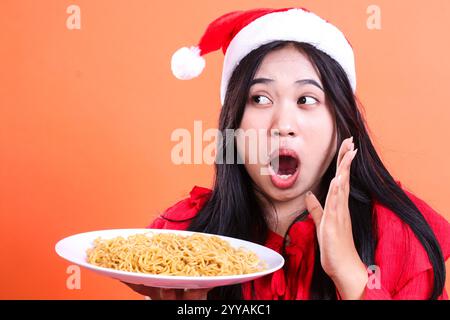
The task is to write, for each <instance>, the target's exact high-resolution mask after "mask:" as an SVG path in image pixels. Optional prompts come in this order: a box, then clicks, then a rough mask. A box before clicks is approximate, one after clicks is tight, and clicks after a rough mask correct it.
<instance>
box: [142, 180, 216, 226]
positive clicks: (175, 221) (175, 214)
mask: <svg viewBox="0 0 450 320" xmlns="http://www.w3.org/2000/svg"><path fill="white" fill-rule="evenodd" d="M210 195H211V190H210V189H207V188H202V187H198V186H195V187H194V188H193V189H192V190H191V192H190V193H189V197H188V198H186V199H183V200H180V201H178V202H177V203H175V204H174V205H173V206H171V207H169V208H168V209H166V210H165V211H164V213H163V214H161V215H160V216H159V217H158V218H156V219H155V220H154V221H153V222H152V223H151V224H150V225H149V226H148V227H147V228H150V229H172V230H186V229H187V228H188V227H189V224H190V222H191V220H192V218H194V217H195V215H196V214H197V213H198V212H199V211H200V209H201V208H202V207H203V206H204V204H205V203H206V201H207V200H208V199H209V197H210Z"/></svg>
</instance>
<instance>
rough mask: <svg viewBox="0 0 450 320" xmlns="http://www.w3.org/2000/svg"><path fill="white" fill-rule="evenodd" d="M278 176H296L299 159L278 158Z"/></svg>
mask: <svg viewBox="0 0 450 320" xmlns="http://www.w3.org/2000/svg"><path fill="white" fill-rule="evenodd" d="M278 161H279V164H278V174H283V175H287V174H294V173H295V170H297V159H295V158H293V157H290V156H280V157H279V158H278Z"/></svg>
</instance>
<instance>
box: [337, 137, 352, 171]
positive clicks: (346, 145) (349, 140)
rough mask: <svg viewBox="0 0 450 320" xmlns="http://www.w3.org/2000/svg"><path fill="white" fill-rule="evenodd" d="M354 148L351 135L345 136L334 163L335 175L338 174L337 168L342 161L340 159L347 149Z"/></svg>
mask: <svg viewBox="0 0 450 320" xmlns="http://www.w3.org/2000/svg"><path fill="white" fill-rule="evenodd" d="M354 148H355V145H354V143H353V137H350V138H347V139H345V140H344V141H342V144H341V147H340V148H339V154H338V157H337V163H336V177H337V176H338V168H339V166H340V164H341V162H342V159H343V158H344V156H345V154H346V153H347V152H348V151H351V150H353V149H354Z"/></svg>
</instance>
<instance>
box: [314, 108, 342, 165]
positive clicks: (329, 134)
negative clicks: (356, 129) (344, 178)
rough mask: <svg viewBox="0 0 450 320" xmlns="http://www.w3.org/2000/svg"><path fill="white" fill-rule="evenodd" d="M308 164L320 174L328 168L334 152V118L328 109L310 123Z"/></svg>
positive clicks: (335, 142) (335, 140)
mask: <svg viewBox="0 0 450 320" xmlns="http://www.w3.org/2000/svg"><path fill="white" fill-rule="evenodd" d="M308 141H309V148H308V149H309V150H308V151H309V152H310V155H311V157H308V158H309V160H310V161H311V162H309V165H310V166H312V167H315V168H316V169H317V171H316V172H318V174H322V173H324V172H325V170H326V169H327V168H328V166H329V165H330V163H331V160H332V159H333V157H334V155H335V154H336V150H337V137H336V126H335V123H334V118H333V117H332V115H331V113H329V112H328V111H327V112H325V113H323V114H322V115H321V117H320V118H318V119H316V121H315V123H313V124H311V127H310V130H309V132H308Z"/></svg>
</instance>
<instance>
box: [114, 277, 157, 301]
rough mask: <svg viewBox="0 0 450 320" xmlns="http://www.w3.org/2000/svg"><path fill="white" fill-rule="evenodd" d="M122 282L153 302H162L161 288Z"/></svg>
mask: <svg viewBox="0 0 450 320" xmlns="http://www.w3.org/2000/svg"><path fill="white" fill-rule="evenodd" d="M121 282H122V283H123V284H125V285H127V286H128V287H130V288H131V289H132V290H133V291H135V292H137V293H139V294H141V295H143V296H147V297H150V298H151V299H152V300H161V294H160V288H155V287H147V286H144V285H142V284H134V283H128V282H123V281H121Z"/></svg>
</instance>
